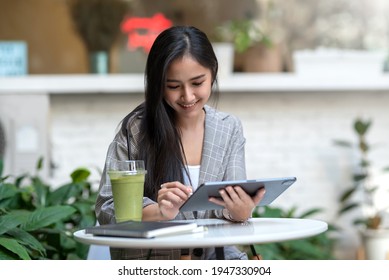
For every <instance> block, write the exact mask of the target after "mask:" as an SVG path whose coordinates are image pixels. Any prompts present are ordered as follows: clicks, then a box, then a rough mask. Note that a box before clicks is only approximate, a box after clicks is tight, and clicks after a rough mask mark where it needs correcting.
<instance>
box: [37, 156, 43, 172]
mask: <svg viewBox="0 0 389 280" xmlns="http://www.w3.org/2000/svg"><path fill="white" fill-rule="evenodd" d="M42 168H43V157H40V158H39V159H38V161H37V163H36V170H37V171H39V170H42Z"/></svg>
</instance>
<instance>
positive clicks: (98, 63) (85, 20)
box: [70, 0, 127, 74]
mask: <svg viewBox="0 0 389 280" xmlns="http://www.w3.org/2000/svg"><path fill="white" fill-rule="evenodd" d="M126 12H127V4H126V3H125V2H124V1H122V0H70V14H71V16H72V19H73V21H74V24H75V28H76V30H77V32H78V34H79V35H80V36H81V38H82V40H83V41H84V43H85V46H86V49H87V51H88V55H89V67H90V72H91V73H104V74H105V73H108V72H109V52H110V50H111V48H112V46H113V45H114V43H115V41H116V39H117V37H118V35H119V34H120V24H121V22H122V20H123V18H124V16H125V14H126Z"/></svg>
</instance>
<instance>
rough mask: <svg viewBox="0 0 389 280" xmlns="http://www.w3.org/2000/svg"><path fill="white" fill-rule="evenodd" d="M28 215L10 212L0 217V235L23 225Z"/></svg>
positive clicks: (24, 212)
mask: <svg viewBox="0 0 389 280" xmlns="http://www.w3.org/2000/svg"><path fill="white" fill-rule="evenodd" d="M29 215H30V212H28V211H17V210H14V211H11V212H9V213H7V214H5V215H2V216H0V235H1V234H4V233H6V232H7V231H9V230H11V229H14V228H16V227H18V226H19V225H21V224H23V223H24V222H25V221H26V220H27V219H28V216H29Z"/></svg>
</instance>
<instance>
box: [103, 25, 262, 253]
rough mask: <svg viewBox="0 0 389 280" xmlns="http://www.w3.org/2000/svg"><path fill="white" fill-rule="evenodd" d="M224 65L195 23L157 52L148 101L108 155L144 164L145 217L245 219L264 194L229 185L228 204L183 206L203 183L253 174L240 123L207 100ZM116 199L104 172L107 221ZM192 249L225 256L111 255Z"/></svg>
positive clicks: (166, 35) (167, 34) (151, 61)
mask: <svg viewBox="0 0 389 280" xmlns="http://www.w3.org/2000/svg"><path fill="white" fill-rule="evenodd" d="M217 70H218V61H217V59H216V56H215V53H214V51H213V49H212V45H211V43H210V41H209V40H208V38H207V36H206V35H205V33H203V32H202V31H200V30H199V29H197V28H195V27H190V26H175V27H172V28H169V29H166V30H165V31H163V32H162V33H161V34H160V35H159V36H158V37H157V39H156V40H155V42H154V44H153V46H152V48H151V50H150V54H149V57H148V60H147V64H146V89H145V102H144V103H142V104H140V105H139V106H138V107H137V108H136V109H135V110H134V111H132V112H130V113H129V114H128V115H127V116H126V117H125V118H124V119H123V121H122V124H121V130H120V131H119V132H118V133H117V135H116V136H115V138H114V140H113V141H112V143H111V144H110V146H109V148H108V153H107V159H106V161H108V162H109V161H112V160H125V159H127V158H128V157H131V158H132V159H140V160H144V161H145V164H146V169H147V175H146V179H145V186H144V190H145V192H144V196H143V213H142V215H143V217H142V220H143V221H161V220H172V219H175V220H186V219H208V218H216V217H217V218H222V219H227V220H230V221H232V222H235V221H245V220H247V219H248V218H250V217H251V214H252V211H253V210H254V207H255V205H256V204H258V203H259V201H260V200H261V199H262V197H263V192H257V193H256V194H255V195H254V196H253V197H251V196H249V195H248V194H246V193H245V192H244V191H242V190H241V189H240V187H236V188H228V189H227V191H226V192H224V193H222V194H221V195H222V199H224V200H225V201H226V203H225V206H224V208H223V209H218V210H203V211H187V212H180V211H179V209H180V207H181V206H182V205H183V203H184V202H185V201H186V200H187V199H188V197H189V196H190V194H191V193H192V192H193V190H194V189H195V188H196V187H197V186H198V185H200V184H202V183H204V182H209V181H232V180H242V179H246V168H245V150H244V147H245V138H244V136H243V129H242V124H241V122H240V120H239V119H237V118H236V117H235V116H233V115H230V114H227V113H223V112H219V111H217V110H216V109H214V108H212V107H210V106H209V105H207V103H208V101H209V99H210V98H211V96H214V95H215V94H217V91H215V89H216V88H217V87H215V85H216V82H217V80H216V78H217ZM128 147H131V149H129V148H128ZM129 150H131V151H130V152H129ZM193 170H195V171H196V172H193ZM197 171H198V172H197ZM161 186H162V187H161ZM113 203H114V201H113V198H112V188H111V182H110V181H109V178H108V176H107V174H106V172H104V173H103V176H102V178H101V182H100V191H99V197H98V199H97V203H96V213H97V216H98V219H99V222H100V224H107V223H114V222H115V220H116V219H115V213H114V207H113ZM188 251H189V254H191V255H192V257H194V258H200V259H215V258H216V256H217V255H218V254H217V253H216V251H215V248H203V249H200V250H197V249H196V250H193V252H192V250H188V249H185V248H184V250H183V251H181V250H179V249H158V250H154V251H153V252H149V251H148V250H144V249H123V248H122V249H120V248H119V249H113V248H111V256H112V258H113V259H142V258H146V257H147V256H148V257H149V258H151V259H180V258H181V255H187V254H188ZM199 252H201V253H199ZM224 253H225V258H226V259H247V255H246V253H243V252H240V251H239V250H238V249H237V248H236V247H234V246H228V247H226V248H225V252H224Z"/></svg>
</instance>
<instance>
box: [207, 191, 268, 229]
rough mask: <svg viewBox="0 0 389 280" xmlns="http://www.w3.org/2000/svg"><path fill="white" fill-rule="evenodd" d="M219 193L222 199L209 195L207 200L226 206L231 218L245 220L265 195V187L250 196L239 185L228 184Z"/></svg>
mask: <svg viewBox="0 0 389 280" xmlns="http://www.w3.org/2000/svg"><path fill="white" fill-rule="evenodd" d="M219 193H220V195H221V197H222V199H217V198H215V197H211V198H209V201H210V202H213V203H215V204H217V205H220V206H223V207H224V208H226V209H227V211H228V212H229V215H230V217H231V219H232V220H235V221H246V220H247V219H248V218H250V217H251V214H252V211H253V210H254V208H255V207H256V206H257V204H258V203H259V202H260V201H261V199H262V198H263V196H264V195H265V189H264V188H261V189H260V190H258V191H257V193H256V194H255V195H254V196H252V197H251V196H250V195H248V194H247V193H246V192H245V191H244V190H243V189H242V188H241V187H240V186H228V187H226V188H225V189H222V190H220V191H219Z"/></svg>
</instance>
